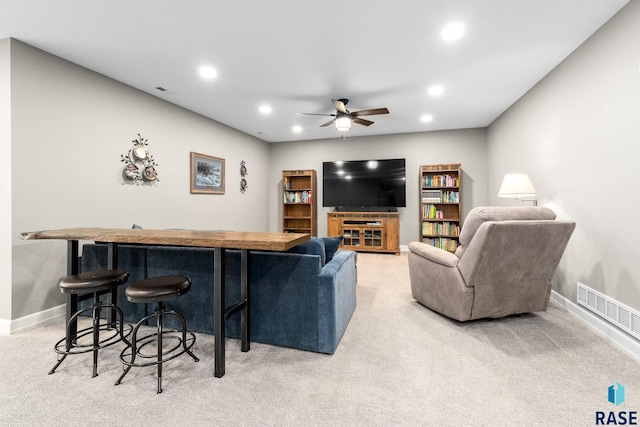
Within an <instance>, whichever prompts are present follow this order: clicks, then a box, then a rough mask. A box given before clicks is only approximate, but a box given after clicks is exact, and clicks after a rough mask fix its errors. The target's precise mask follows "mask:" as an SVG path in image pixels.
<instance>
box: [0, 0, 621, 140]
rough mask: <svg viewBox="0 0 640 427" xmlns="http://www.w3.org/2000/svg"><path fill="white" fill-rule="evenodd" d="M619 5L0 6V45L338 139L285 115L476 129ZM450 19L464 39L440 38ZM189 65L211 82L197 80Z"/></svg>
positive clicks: (219, 115) (123, 1) (445, 1)
mask: <svg viewBox="0 0 640 427" xmlns="http://www.w3.org/2000/svg"><path fill="white" fill-rule="evenodd" d="M626 3H628V0H588V1H585V0H457V1H455V0H394V1H388V0H387V1H382V0H369V1H362V0H351V1H345V0H342V1H337V0H323V1H316V2H310V1H301V0H273V1H255V0H254V1H249V0H231V1H230V0H224V1H221V0H185V1H175V0H93V1H86V0H59V1H51V0H20V1H19V0H0V38H6V37H13V38H15V39H18V40H21V41H23V42H25V43H27V44H30V45H32V46H35V47H38V48H40V49H42V50H45V51H47V52H50V53H52V54H54V55H57V56H59V57H62V58H64V59H67V60H69V61H71V62H74V63H76V64H79V65H82V66H84V67H87V68H89V69H91V70H94V71H97V72H99V73H101V74H104V75H106V76H109V77H111V78H113V79H115V80H118V81H121V82H123V83H125V84H127V85H130V86H133V87H135V88H138V89H140V90H142V91H144V92H147V93H150V94H152V95H154V96H157V97H159V98H162V99H165V100H167V101H169V102H171V103H174V104H177V105H180V106H182V107H184V108H187V109H189V110H192V111H194V112H197V113H199V114H201V115H203V116H206V117H210V118H212V119H214V120H216V121H219V122H221V123H224V124H226V125H228V126H231V127H232V128H235V129H238V130H240V131H242V132H245V133H248V134H250V135H254V136H256V137H258V138H260V139H263V140H264V141H268V142H282V141H292V140H307V139H324V138H337V137H340V135H341V134H340V133H339V132H338V131H336V129H335V127H333V126H329V127H323V128H321V127H320V125H321V124H323V123H325V122H326V121H327V120H329V119H330V117H329V118H327V117H316V116H301V115H298V114H297V113H298V112H307V113H327V114H329V113H333V112H334V111H335V110H334V107H333V105H332V104H331V101H330V100H331V98H348V99H349V100H350V102H349V104H348V105H347V108H348V109H349V110H350V111H357V110H362V109H370V108H380V107H387V108H388V109H389V111H390V114H389V115H381V116H368V117H366V118H367V119H370V120H372V121H374V122H375V123H374V124H373V125H371V126H369V127H364V126H360V125H355V124H354V125H353V128H352V129H351V130H350V131H349V132H347V133H346V136H347V137H350V136H364V135H384V134H394V133H404V132H422V131H431V130H444V129H463V128H475V127H484V126H487V125H489V124H490V123H491V122H492V121H493V120H494V119H496V118H497V117H498V116H499V115H500V114H501V113H502V112H503V111H505V110H506V109H507V108H508V107H509V106H510V105H511V104H513V103H514V102H515V101H516V100H517V99H518V98H519V97H521V96H522V95H523V94H524V93H525V92H526V91H527V90H529V89H530V88H531V87H532V86H533V85H535V84H536V83H537V82H538V81H539V80H540V79H541V78H542V77H544V76H545V75H546V74H547V73H548V72H549V71H551V70H552V69H553V68H554V67H555V66H556V65H557V64H558V63H560V62H561V61H562V60H563V59H564V58H565V57H567V55H569V54H570V53H571V52H572V51H573V50H574V49H575V48H576V47H578V46H579V45H580V44H581V43H582V42H584V41H585V40H586V39H587V38H588V37H589V36H590V35H591V34H593V33H594V32H595V31H596V30H597V29H598V28H599V27H600V26H602V25H603V24H604V23H605V22H606V21H607V20H609V18H611V17H612V16H613V15H614V14H615V13H616V12H617V11H618V10H620V9H621V8H622V7H623V6H624V5H625V4H626ZM453 21H458V22H462V23H464V24H465V25H466V32H465V35H464V36H463V38H462V39H460V40H458V41H455V42H445V41H443V40H442V38H441V37H440V32H441V30H442V28H443V27H444V26H445V25H446V24H448V23H450V22H453ZM201 65H210V66H212V67H214V68H215V69H216V70H217V77H216V78H215V79H213V80H209V81H207V80H204V79H202V78H201V77H200V76H199V75H198V67H200V66H201ZM433 84H441V85H442V86H444V88H445V91H444V93H443V94H442V95H440V96H439V97H431V96H429V95H428V94H427V89H428V87H430V86H431V85H433ZM158 86H161V87H163V88H166V89H167V91H166V92H160V91H159V90H157V89H156V87H158ZM263 104H268V105H270V106H271V107H272V109H273V110H272V112H271V113H270V114H268V115H264V114H261V113H260V112H259V111H258V108H259V106H260V105H263ZM425 114H431V115H433V120H432V121H431V122H430V123H424V122H422V121H421V120H420V117H421V116H423V115H425ZM295 125H298V126H301V127H302V132H300V133H294V132H292V130H291V129H292V127H293V126H295Z"/></svg>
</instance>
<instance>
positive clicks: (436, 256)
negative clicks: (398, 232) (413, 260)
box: [409, 242, 460, 267]
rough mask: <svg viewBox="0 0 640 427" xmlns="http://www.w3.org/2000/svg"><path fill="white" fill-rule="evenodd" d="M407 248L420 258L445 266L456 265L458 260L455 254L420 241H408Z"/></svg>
mask: <svg viewBox="0 0 640 427" xmlns="http://www.w3.org/2000/svg"><path fill="white" fill-rule="evenodd" d="M409 250H410V251H411V252H413V253H414V254H416V255H419V256H421V257H422V258H425V259H427V260H429V261H432V262H435V263H438V264H441V265H444V266H445V267H456V266H457V265H458V261H460V259H459V258H458V257H457V256H455V254H453V253H451V252H449V251H445V250H444V249H440V248H436V247H435V246H431V245H427V244H426V243H422V242H411V243H409Z"/></svg>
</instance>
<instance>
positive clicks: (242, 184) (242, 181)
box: [240, 160, 249, 194]
mask: <svg viewBox="0 0 640 427" xmlns="http://www.w3.org/2000/svg"><path fill="white" fill-rule="evenodd" d="M248 174H249V173H248V172H247V166H246V165H245V163H244V160H241V161H240V192H241V193H242V194H244V192H245V191H247V188H248V184H247V180H246V179H245V177H246V176H247V175H248Z"/></svg>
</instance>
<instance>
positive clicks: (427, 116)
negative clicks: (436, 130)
mask: <svg viewBox="0 0 640 427" xmlns="http://www.w3.org/2000/svg"><path fill="white" fill-rule="evenodd" d="M432 120H433V116H432V115H431V114H425V115H424V116H422V117H420V121H422V122H425V123H429V122H431V121H432Z"/></svg>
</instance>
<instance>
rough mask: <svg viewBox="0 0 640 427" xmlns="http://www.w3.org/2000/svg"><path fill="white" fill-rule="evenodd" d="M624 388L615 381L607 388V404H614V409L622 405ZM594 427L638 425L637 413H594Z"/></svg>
mask: <svg viewBox="0 0 640 427" xmlns="http://www.w3.org/2000/svg"><path fill="white" fill-rule="evenodd" d="M624 392H625V389H624V386H623V385H622V384H620V383H619V382H617V381H616V383H615V384H614V385H611V386H609V389H608V393H607V400H608V401H609V403H612V404H614V405H615V406H616V407H618V406H620V405H622V403H624V397H625V396H624ZM596 425H597V426H598V425H600V426H608V425H614V426H616V425H620V426H623V425H632V426H635V425H638V412H637V411H628V412H627V411H618V412H614V411H609V412H603V411H596Z"/></svg>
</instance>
